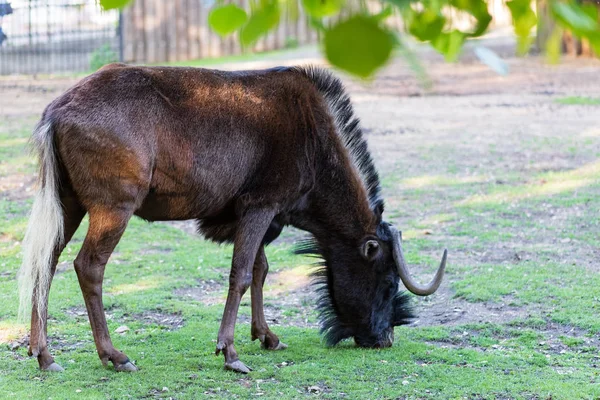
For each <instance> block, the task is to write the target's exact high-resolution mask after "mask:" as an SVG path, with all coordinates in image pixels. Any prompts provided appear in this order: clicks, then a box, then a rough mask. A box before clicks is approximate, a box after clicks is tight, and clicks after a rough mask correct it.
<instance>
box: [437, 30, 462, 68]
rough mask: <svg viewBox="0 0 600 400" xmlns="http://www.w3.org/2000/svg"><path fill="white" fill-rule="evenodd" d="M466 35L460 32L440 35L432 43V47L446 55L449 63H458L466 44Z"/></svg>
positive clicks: (454, 31) (455, 31)
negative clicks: (463, 46) (457, 60)
mask: <svg viewBox="0 0 600 400" xmlns="http://www.w3.org/2000/svg"><path fill="white" fill-rule="evenodd" d="M465 38H466V35H465V34H464V33H463V32H460V31H458V30H453V31H452V32H450V33H445V32H443V33H440V34H439V35H438V37H437V38H435V40H432V41H431V44H432V46H433V47H434V48H435V49H436V50H437V51H439V52H440V53H442V54H443V55H444V58H445V59H446V61H448V62H453V61H456V59H457V58H458V55H459V54H460V51H461V50H462V45H463V43H464V42H465Z"/></svg>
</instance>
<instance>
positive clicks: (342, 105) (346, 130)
mask: <svg viewBox="0 0 600 400" xmlns="http://www.w3.org/2000/svg"><path fill="white" fill-rule="evenodd" d="M292 69H293V70H294V71H296V72H298V73H301V74H302V75H304V76H306V77H307V78H309V79H310V80H311V81H312V82H313V84H314V85H315V87H316V88H317V90H318V91H319V92H320V93H321V94H322V95H323V97H324V98H325V100H326V101H327V105H328V107H329V112H330V114H331V116H332V117H333V119H334V121H335V125H336V127H337V130H336V131H337V134H338V135H339V136H340V138H341V139H342V143H343V144H344V146H345V147H346V149H347V150H348V154H349V155H350V159H351V161H352V164H353V165H354V167H355V168H356V170H357V172H358V174H359V176H360V178H361V180H362V182H363V184H364V186H365V189H366V190H367V193H368V196H369V204H370V206H371V209H372V210H377V209H379V211H380V212H381V211H383V199H382V198H381V184H380V182H379V174H378V173H377V170H376V169H375V165H374V164H373V159H372V157H371V153H369V149H368V148H367V141H366V140H365V139H364V138H363V134H362V129H361V127H360V120H359V119H358V117H356V116H355V115H354V110H353V109H352V103H351V101H350V96H348V94H347V93H346V90H345V88H344V85H343V84H342V81H341V80H340V79H339V78H337V77H335V76H334V75H333V74H332V73H331V72H329V71H328V70H326V69H323V68H318V67H314V66H307V67H294V68H292Z"/></svg>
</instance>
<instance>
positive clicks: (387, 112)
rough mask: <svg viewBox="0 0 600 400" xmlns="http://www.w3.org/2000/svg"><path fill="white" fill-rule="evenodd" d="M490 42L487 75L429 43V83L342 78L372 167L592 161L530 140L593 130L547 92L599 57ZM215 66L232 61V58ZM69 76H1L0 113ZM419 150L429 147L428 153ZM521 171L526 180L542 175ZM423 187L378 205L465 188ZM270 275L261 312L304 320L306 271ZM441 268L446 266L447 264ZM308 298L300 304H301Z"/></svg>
mask: <svg viewBox="0 0 600 400" xmlns="http://www.w3.org/2000/svg"><path fill="white" fill-rule="evenodd" d="M488 46H490V47H493V48H495V49H496V50H497V51H498V52H499V53H500V54H501V55H503V56H505V57H506V61H507V63H508V65H509V66H510V70H511V72H510V74H509V75H508V76H506V77H503V76H499V75H497V74H496V73H494V72H493V71H491V70H490V69H489V68H487V67H486V66H484V65H482V64H481V63H479V62H478V61H476V60H475V59H474V57H473V56H472V55H471V54H472V53H471V52H470V50H468V49H467V50H466V52H465V54H466V55H465V56H463V58H462V59H461V61H460V62H459V63H457V64H452V65H448V64H445V63H443V61H442V59H441V57H439V56H437V55H435V54H433V53H431V52H427V51H426V52H420V55H421V57H422V60H423V63H424V65H425V68H426V70H427V72H428V74H429V76H430V79H431V81H432V82H433V86H432V88H430V89H426V88H424V87H423V86H421V85H420V82H419V80H418V79H416V78H415V75H414V73H413V72H412V71H411V70H410V68H408V66H407V65H406V63H405V62H403V61H402V60H398V61H396V62H394V63H392V64H391V65H390V66H388V67H386V68H385V70H384V71H382V73H381V74H380V75H379V76H378V77H377V79H375V80H374V81H372V82H369V83H366V84H365V83H364V82H357V81H354V80H351V79H348V78H345V81H346V84H347V87H348V89H349V91H350V93H351V97H352V99H353V102H354V105H355V109H356V113H357V114H358V115H359V116H360V117H361V119H362V123H363V126H364V130H365V132H366V134H367V137H368V141H369V145H370V148H371V152H372V154H373V156H374V158H375V160H376V163H377V165H378V167H379V169H380V170H381V173H382V176H384V177H385V176H386V175H389V174H395V175H397V176H398V177H399V179H403V180H404V179H408V178H419V177H428V176H429V177H430V176H438V175H444V174H445V173H446V172H447V169H448V168H449V165H448V163H447V160H446V159H445V158H444V157H443V156H442V157H441V156H440V155H443V154H444V152H445V151H446V152H447V153H446V154H447V155H448V157H447V158H448V159H451V160H452V165H451V166H450V167H452V168H453V169H454V170H457V171H460V172H461V173H462V175H463V176H464V178H465V179H473V180H474V181H476V182H477V181H478V182H482V183H490V182H493V183H495V184H497V185H502V184H504V182H502V181H499V180H498V179H497V177H496V176H495V173H494V171H502V173H513V172H514V173H516V174H519V173H531V172H536V173H537V172H545V171H566V170H570V169H574V168H580V167H582V166H585V165H586V164H589V163H592V162H594V161H595V159H596V156H597V154H598V152H599V151H600V149H598V148H590V149H589V151H588V152H578V153H577V154H576V155H573V156H569V155H568V154H566V153H565V152H564V151H563V150H564V149H561V148H556V149H555V150H556V151H552V149H551V148H550V150H548V146H546V147H543V148H542V149H541V150H539V151H538V148H541V147H539V146H538V144H539V142H541V141H543V140H550V141H551V140H553V139H557V143H558V142H560V140H561V139H564V138H565V137H567V138H568V137H573V138H575V142H576V143H583V142H582V141H584V140H585V138H586V137H597V136H599V135H600V128H599V127H598V118H599V117H598V112H599V111H598V109H594V110H592V111H590V110H586V109H585V108H582V107H562V106H560V105H558V104H556V102H555V99H556V98H557V97H561V96H575V95H579V96H597V95H598V93H600V79H598V74H599V72H600V62H599V61H598V60H588V59H577V60H575V59H566V60H563V62H562V63H561V64H560V65H557V66H549V65H547V64H545V63H544V60H543V59H541V58H539V57H527V58H515V57H512V54H513V47H512V45H511V44H508V45H507V44H506V43H505V42H502V43H499V44H498V45H497V46H496V47H494V46H493V43H492V44H489V43H488ZM421 53H422V54H421ZM312 56H313V58H314V57H315V56H316V55H315V54H312ZM313 61H314V60H313ZM303 62H304V60H303V59H293V57H292V59H290V60H285V61H282V60H281V59H279V60H276V61H268V60H267V61H265V62H261V63H252V65H238V66H239V68H247V67H252V68H262V67H269V66H272V65H274V64H294V63H303ZM317 62H319V61H318V59H317ZM225 67H226V68H232V66H231V65H229V66H225ZM234 67H235V66H234ZM76 81H77V79H76V78H64V77H46V78H42V79H40V78H36V79H31V78H28V77H17V78H15V77H9V78H1V79H0V91H1V92H2V94H3V98H4V99H10V101H2V103H0V121H2V123H9V124H10V123H15V121H17V120H22V119H23V118H31V119H32V120H35V119H36V118H37V117H38V116H39V115H40V114H41V112H42V110H43V109H44V107H45V106H46V105H47V104H48V103H49V102H50V101H52V100H53V99H54V98H55V97H57V96H58V95H59V94H61V93H62V92H63V91H64V90H66V89H67V88H68V87H69V86H71V85H73V84H74V83H75V82H76ZM590 127H591V128H590ZM429 153H431V154H432V155H435V157H433V156H431V157H429V156H428V154H429ZM573 154H575V153H573ZM403 182H406V181H405V180H404V181H403ZM33 183H34V178H33V177H31V176H26V175H13V176H10V177H1V176H0V197H8V198H9V199H22V198H25V197H27V196H29V195H30V193H31V186H32V185H33ZM526 183H529V184H531V185H532V187H535V185H543V184H544V182H537V183H536V182H526ZM403 185H404V187H407V188H408V187H409V186H410V184H409V183H402V184H400V186H399V187H400V188H402V187H403ZM424 187H425V188H428V189H431V198H433V200H432V199H416V200H415V199H411V198H408V197H406V196H404V195H403V193H398V192H397V190H398V185H392V186H391V187H386V188H385V191H384V192H385V193H384V194H385V197H386V198H387V200H388V201H387V204H388V210H399V212H398V213H397V214H393V215H394V216H393V217H392V218H391V220H392V222H394V223H396V224H398V225H399V226H403V225H404V224H405V223H407V222H408V221H410V220H414V219H425V218H426V217H428V216H431V215H434V214H443V213H446V214H452V213H453V212H454V207H456V205H457V204H458V202H460V201H464V200H465V198H463V197H462V194H461V193H458V194H457V198H438V199H437V200H435V197H436V195H442V194H443V193H440V192H439V191H436V187H435V184H432V185H428V184H426V183H425V184H424ZM423 202H425V203H426V204H425V205H424V204H423ZM546 211H547V210H546ZM576 212H577V210H573V209H555V210H554V217H555V218H554V219H552V215H550V216H548V213H547V212H544V213H543V216H544V218H548V221H547V223H548V224H553V223H554V224H556V223H560V220H561V219H565V218H568V217H569V215H572V213H576ZM515 218H522V216H515ZM528 218H531V216H528ZM175 226H177V227H178V228H181V229H183V230H184V231H186V232H188V233H190V234H195V227H194V226H193V223H192V222H178V223H176V224H175ZM430 233H432V234H433V239H434V241H435V243H440V250H439V253H440V254H441V248H442V244H443V242H444V240H445V239H446V238H448V236H447V233H445V228H444V226H443V224H440V225H439V226H436V227H434V228H433V231H432V232H430ZM515 233H517V234H518V233H519V232H515ZM464 240H465V243H466V244H467V245H468V244H471V243H473V239H472V238H465V239H464ZM523 240H526V238H525V237H522V236H517V237H516V238H515V239H514V241H512V242H511V241H502V242H499V245H498V246H496V247H492V248H490V249H487V250H486V251H485V252H484V253H481V252H476V251H473V252H470V251H464V252H460V253H459V254H453V255H452V256H451V260H453V261H452V262H459V263H461V262H477V263H480V262H509V263H510V262H518V261H519V260H521V259H522V258H527V257H535V254H534V253H528V252H526V251H525V252H523V251H522V250H519V244H521V243H522V241H523ZM540 241H541V244H540ZM536 242H538V244H539V245H540V246H557V245H559V244H560V245H564V249H565V250H564V251H565V254H569V257H571V258H570V259H571V260H577V261H580V262H582V263H584V264H589V265H592V264H594V265H596V264H597V263H594V260H597V259H598V256H599V254H600V253H598V251H599V250H598V249H597V248H594V247H593V246H587V247H585V246H584V247H583V248H581V246H574V245H569V244H568V243H566V242H561V238H560V237H556V236H553V233H552V232H548V233H546V234H544V233H543V232H542V233H540V234H539V235H538V236H537V237H536ZM437 253H438V252H437V251H436V254H437ZM415 272H416V274H417V278H418V279H421V280H425V279H426V276H427V275H424V276H421V275H422V274H419V272H418V270H417V271H415ZM277 279H278V276H277V275H273V276H271V277H269V281H268V282H267V284H268V288H267V292H268V294H267V297H268V299H267V300H268V301H266V303H267V306H266V314H267V316H268V319H269V322H270V323H271V324H275V325H276V324H279V323H285V324H294V325H300V326H309V325H312V324H313V323H311V322H309V318H308V316H309V315H310V312H311V311H310V310H311V309H312V304H314V294H313V292H312V290H311V289H310V287H309V282H308V280H305V281H302V282H301V283H300V284H299V285H295V286H292V287H284V288H283V289H279V290H278V291H277V290H276V289H277V284H276V282H277ZM448 279H450V280H452V279H453V278H452V276H449V278H448ZM224 293H225V288H224V287H223V286H222V284H221V283H217V282H199V283H198V284H197V285H196V286H194V287H191V288H188V289H184V290H179V291H177V292H176V294H177V295H179V296H188V297H190V298H193V299H195V300H198V301H201V302H204V303H206V304H216V303H221V302H223V299H224ZM306 304H309V306H308V308H307V306H306ZM290 307H292V308H294V309H297V310H299V311H298V313H297V314H294V315H293V316H290V315H284V314H283V310H286V309H289V308H290ZM417 307H418V313H419V319H418V320H417V321H416V322H415V325H419V326H423V325H438V324H465V323H472V322H482V321H488V322H489V321H491V322H506V321H511V320H514V319H521V318H524V317H527V316H528V315H529V313H530V311H531V310H530V309H527V308H519V307H513V306H510V305H507V304H492V303H468V302H466V301H464V300H461V299H458V298H455V297H454V293H453V292H452V290H451V289H449V286H448V284H447V283H445V284H444V285H443V286H442V288H441V290H440V292H438V294H437V295H436V296H434V297H432V299H431V300H426V301H420V302H419V303H418V306H417ZM138 317H139V318H141V319H143V320H146V319H149V320H150V321H152V322H155V323H159V324H162V323H163V322H160V321H159V320H161V318H163V317H165V318H166V319H167V320H169V318H175V317H173V316H163V315H160V316H152V315H146V316H144V315H142V316H138ZM138 317H136V319H139V318H138ZM242 318H248V317H247V316H246V317H244V316H242ZM161 321H162V320H161ZM169 321H170V320H169ZM169 321H167V322H164V324H166V325H167V326H169V327H173V326H177V325H178V324H179V323H180V322H179V321H177V320H176V318H175V319H174V320H173V322H169ZM181 323H183V322H181ZM307 390H308V389H307ZM319 390H322V389H319Z"/></svg>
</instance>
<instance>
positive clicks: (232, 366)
mask: <svg viewBox="0 0 600 400" xmlns="http://www.w3.org/2000/svg"><path fill="white" fill-rule="evenodd" d="M225 369H228V370H230V371H235V372H240V373H242V374H247V373H249V372H250V371H252V368H249V367H247V366H246V365H244V363H243V362H241V361H240V360H237V361H234V362H232V363H228V362H226V363H225Z"/></svg>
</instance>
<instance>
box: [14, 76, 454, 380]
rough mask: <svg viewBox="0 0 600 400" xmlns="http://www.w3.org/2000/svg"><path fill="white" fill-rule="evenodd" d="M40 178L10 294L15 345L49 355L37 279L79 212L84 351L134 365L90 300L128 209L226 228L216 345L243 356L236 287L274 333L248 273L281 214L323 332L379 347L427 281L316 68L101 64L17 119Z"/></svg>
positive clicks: (257, 267) (357, 133)
mask: <svg viewBox="0 0 600 400" xmlns="http://www.w3.org/2000/svg"><path fill="white" fill-rule="evenodd" d="M33 143H34V145H35V147H36V149H37V151H38V153H39V161H40V174H39V179H40V189H39V192H38V194H37V197H36V199H35V202H34V205H33V210H32V214H31V218H30V222H29V226H28V228H27V232H26V236H25V240H24V244H23V246H24V259H23V266H22V268H21V271H20V275H19V282H20V293H21V294H20V296H21V304H22V306H23V305H27V304H28V302H29V301H32V302H33V306H32V316H31V336H30V348H29V353H30V354H31V355H34V356H36V357H37V359H38V362H39V366H40V368H41V369H44V370H61V369H62V368H61V367H60V366H59V365H58V364H57V363H55V362H54V359H53V357H52V356H51V355H50V353H49V351H48V347H47V333H46V332H47V326H46V324H47V307H48V291H49V289H50V284H51V281H52V277H53V275H54V272H55V270H56V263H57V259H58V257H59V255H60V253H61V251H62V250H63V249H64V247H65V245H66V243H67V242H69V240H70V239H71V237H72V235H73V233H74V232H75V230H76V229H77V227H78V226H79V224H80V222H81V220H82V218H83V217H84V215H85V214H86V213H87V214H88V215H89V229H88V232H87V235H86V237H85V240H84V242H83V245H82V248H81V250H80V252H79V254H78V255H77V257H76V259H75V262H74V265H75V271H76V273H77V278H78V279H79V284H80V286H81V290H82V292H83V296H84V299H85V305H86V308H87V312H88V316H89V320H90V324H91V327H92V331H93V335H94V341H95V343H96V348H97V350H98V355H99V357H100V359H101V360H102V363H103V364H105V365H106V364H107V363H108V361H111V362H112V363H113V365H114V367H115V369H116V370H117V371H134V370H136V367H135V366H134V365H133V364H132V363H131V362H130V361H129V359H128V358H127V356H126V355H125V354H123V353H121V352H120V351H118V350H116V349H115V348H114V347H113V344H112V342H111V339H110V336H109V332H108V328H107V325H106V319H105V315H104V308H103V304H102V280H103V276H104V267H105V265H106V262H107V260H108V258H109V256H110V254H111V252H112V251H113V249H114V248H115V246H116V244H117V242H118V241H119V239H120V238H121V235H122V234H123V232H124V231H125V227H126V226H127V223H128V221H129V219H130V218H131V217H132V216H133V215H137V216H139V217H141V218H143V219H146V220H148V221H161V220H182V219H196V220H197V221H198V228H199V230H200V232H202V233H203V234H204V235H205V236H206V237H207V238H210V239H212V240H215V241H217V242H225V241H228V242H233V243H234V250H233V261H232V266H231V272H230V276H229V292H228V296H227V302H226V305H225V311H224V313H223V319H222V321H221V327H220V329H219V333H218V339H217V348H216V353H217V354H219V353H220V352H222V353H223V354H224V356H225V367H226V368H228V369H232V370H235V371H239V372H248V370H249V369H248V368H247V367H246V366H245V365H244V364H243V363H242V362H241V361H240V360H239V358H238V355H237V353H236V351H235V348H234V344H233V337H234V326H235V321H236V317H237V312H238V307H239V304H240V300H241V298H242V295H243V294H244V292H245V291H246V290H247V288H248V287H251V297H252V328H251V334H252V338H253V339H259V340H260V341H261V343H262V345H263V347H265V348H266V349H272V350H276V349H282V348H285V347H286V346H285V345H284V344H283V343H282V342H280V341H279V338H278V337H277V336H276V335H275V334H274V333H273V332H271V331H270V330H269V327H268V326H267V323H266V321H265V317H264V314H263V301H262V286H263V283H264V280H265V276H266V274H267V271H268V264H267V260H266V258H265V253H264V246H265V245H266V244H268V243H269V242H271V241H272V240H274V239H275V238H276V237H277V236H278V235H279V234H280V232H281V230H282V228H283V227H284V226H286V225H293V226H296V227H298V228H300V229H303V230H305V231H308V232H310V233H311V234H312V236H313V238H314V239H313V241H312V242H311V245H309V246H305V247H304V248H303V249H301V251H304V252H316V253H317V254H318V255H319V256H320V257H321V258H322V260H323V268H322V270H321V282H322V283H323V289H324V290H323V296H322V298H321V301H320V303H319V306H320V308H321V316H322V331H323V333H324V337H325V340H326V342H327V343H328V344H330V345H333V344H336V343H337V342H339V341H340V340H342V339H344V338H348V337H353V338H354V340H355V342H356V343H357V344H358V345H359V346H364V347H387V346H391V345H392V342H393V327H394V326H397V325H400V324H403V323H406V322H407V320H408V319H409V318H410V316H411V313H410V309H409V307H408V305H407V301H408V299H407V297H406V296H405V295H403V294H399V292H398V288H399V280H400V279H401V280H402V282H403V283H404V285H405V286H406V287H407V288H408V289H409V290H410V291H411V292H413V293H415V294H418V295H428V294H431V293H433V292H434V291H435V290H436V289H437V287H438V286H439V284H440V282H441V279H442V276H443V273H444V268H445V263H446V252H445V251H444V255H443V257H442V262H441V264H440V267H439V269H438V271H437V273H436V276H435V277H434V279H433V280H432V282H431V283H430V284H429V285H427V286H425V287H422V286H419V285H418V284H416V283H415V282H414V281H413V280H412V278H411V277H410V275H409V273H408V269H407V266H406V263H405V261H404V257H403V255H402V248H401V235H400V233H399V232H398V231H397V230H396V229H395V228H393V227H392V226H391V225H389V224H388V223H386V222H383V221H382V213H383V200H382V199H381V197H380V185H379V179H378V176H377V172H376V170H375V167H374V165H373V162H372V159H371V156H370V155H369V152H368V150H367V145H366V142H365V140H364V139H363V137H362V133H361V130H360V127H359V122H358V119H357V118H355V116H354V115H353V111H352V106H351V103H350V99H349V97H348V96H347V94H346V93H345V92H344V89H343V86H342V84H341V83H340V81H339V80H338V79H337V78H335V77H334V76H332V75H331V74H330V73H329V72H327V71H325V70H321V69H317V68H311V67H307V68H297V67H296V68H275V69H269V70H263V71H245V72H223V71H211V70H205V69H196V68H165V67H134V66H127V65H124V64H112V65H109V66H107V67H104V68H102V69H101V70H99V71H98V72H96V73H94V74H92V75H91V76H89V77H87V78H85V79H83V80H82V81H80V82H79V83H78V84H76V85H75V86H74V87H73V88H71V89H69V90H68V91H67V92H66V93H64V94H63V95H61V96H60V97H58V98H57V99H56V100H54V101H53V102H52V103H51V104H50V105H49V106H48V107H47V108H46V110H45V111H44V114H43V116H42V119H41V121H40V123H39V125H38V126H37V128H36V130H35V132H34V134H33Z"/></svg>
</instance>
